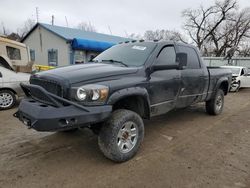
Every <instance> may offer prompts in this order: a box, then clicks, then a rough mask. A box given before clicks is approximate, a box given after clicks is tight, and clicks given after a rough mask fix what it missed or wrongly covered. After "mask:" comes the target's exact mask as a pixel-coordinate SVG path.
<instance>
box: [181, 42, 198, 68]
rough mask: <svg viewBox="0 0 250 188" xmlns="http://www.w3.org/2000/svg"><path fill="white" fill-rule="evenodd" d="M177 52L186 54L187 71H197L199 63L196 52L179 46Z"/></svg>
mask: <svg viewBox="0 0 250 188" xmlns="http://www.w3.org/2000/svg"><path fill="white" fill-rule="evenodd" d="M179 50H180V52H182V53H186V54H187V68H188V69H199V68H200V61H199V58H198V55H197V53H196V51H195V50H194V49H193V48H190V47H186V46H179Z"/></svg>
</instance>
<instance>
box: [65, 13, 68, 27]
mask: <svg viewBox="0 0 250 188" xmlns="http://www.w3.org/2000/svg"><path fill="white" fill-rule="evenodd" d="M65 21H66V25H67V27H69V23H68V19H67V17H66V16H65Z"/></svg>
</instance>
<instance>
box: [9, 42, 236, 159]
mask: <svg viewBox="0 0 250 188" xmlns="http://www.w3.org/2000/svg"><path fill="white" fill-rule="evenodd" d="M231 77H232V72H231V71H230V70H228V69H223V68H207V67H206V66H205V65H204V64H203V62H202V59H201V57H200V54H199V52H198V51H197V50H196V48H194V47H193V46H190V45H185V44H181V43H173V42H143V41H140V42H135V41H133V42H126V43H123V44H119V45H116V46H113V47H111V48H110V49H108V50H106V51H104V52H103V53H101V54H100V55H98V56H97V57H96V58H94V59H93V63H87V64H81V65H73V66H68V67H62V68H58V69H54V70H49V71H45V72H41V73H37V74H34V75H32V76H31V79H30V85H27V84H22V88H23V90H24V91H25V93H26V95H27V98H26V99H23V100H22V102H21V104H20V106H19V108H18V111H17V112H16V113H15V114H14V116H16V117H17V118H19V119H20V121H22V122H23V123H24V124H25V125H27V126H28V127H29V128H33V129H35V130H37V131H69V130H73V129H75V128H79V127H88V128H90V129H92V130H93V131H94V132H95V133H97V134H98V143H99V147H100V149H101V151H102V152H103V154H104V155H105V156H106V157H107V158H109V159H111V160H113V161H116V162H122V161H126V160H129V159H131V158H132V157H133V156H134V155H135V154H136V152H137V150H138V148H139V146H140V144H141V142H142V140H143V137H144V124H143V120H142V119H150V118H151V117H153V116H157V115H161V114H165V113H167V112H168V111H170V110H172V109H175V108H184V107H187V106H189V105H192V104H195V103H198V102H205V103H206V111H207V113H209V114H211V115H218V114H220V113H221V112H222V110H223V106H224V95H227V93H228V90H229V87H230V84H231Z"/></svg>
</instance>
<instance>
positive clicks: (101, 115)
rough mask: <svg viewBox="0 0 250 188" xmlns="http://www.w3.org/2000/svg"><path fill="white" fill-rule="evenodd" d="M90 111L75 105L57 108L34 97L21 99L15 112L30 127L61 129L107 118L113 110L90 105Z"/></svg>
mask: <svg viewBox="0 0 250 188" xmlns="http://www.w3.org/2000/svg"><path fill="white" fill-rule="evenodd" d="M87 109H88V112H86V111H83V110H82V109H79V108H78V107H75V106H73V105H70V106H65V107H60V108H56V107H53V106H49V105H45V104H43V103H40V102H37V101H35V100H33V99H31V98H30V99H29V98H25V99H23V100H22V101H21V103H20V105H19V108H18V111H17V112H16V113H15V114H14V116H15V117H17V118H18V119H19V120H20V121H21V122H23V123H24V124H25V125H26V126H28V128H33V129H35V130H37V131H60V130H69V129H72V128H78V127H85V126H88V125H89V124H91V123H97V122H101V121H104V120H105V119H107V118H108V117H109V115H110V113H111V111H112V107H111V106H100V107H88V108H87Z"/></svg>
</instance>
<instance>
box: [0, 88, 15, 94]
mask: <svg viewBox="0 0 250 188" xmlns="http://www.w3.org/2000/svg"><path fill="white" fill-rule="evenodd" d="M3 90H9V91H12V92H13V93H14V94H15V95H16V94H17V93H16V91H15V90H13V89H11V88H7V87H3V88H1V89H0V91H3Z"/></svg>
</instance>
